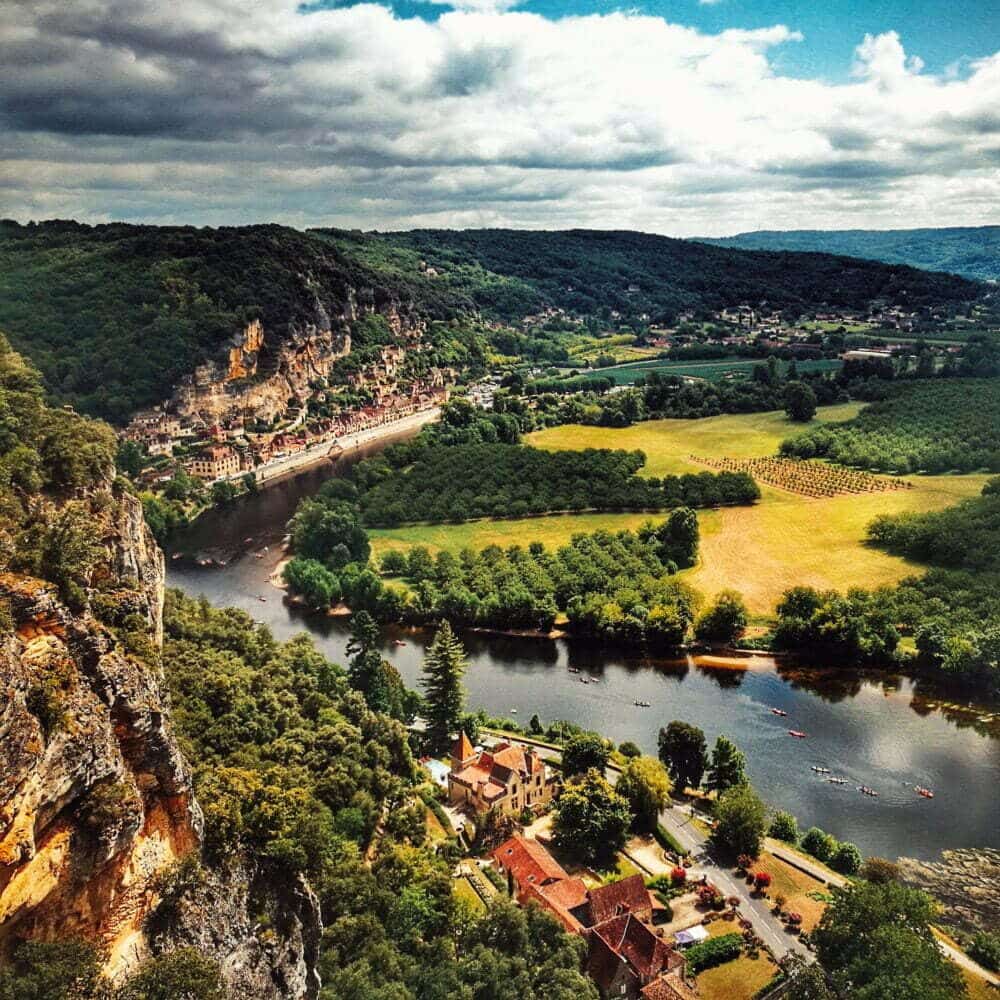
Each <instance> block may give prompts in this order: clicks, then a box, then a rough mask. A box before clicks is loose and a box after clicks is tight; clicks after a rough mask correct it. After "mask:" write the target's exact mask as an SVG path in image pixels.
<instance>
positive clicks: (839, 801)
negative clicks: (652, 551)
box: [167, 448, 1000, 859]
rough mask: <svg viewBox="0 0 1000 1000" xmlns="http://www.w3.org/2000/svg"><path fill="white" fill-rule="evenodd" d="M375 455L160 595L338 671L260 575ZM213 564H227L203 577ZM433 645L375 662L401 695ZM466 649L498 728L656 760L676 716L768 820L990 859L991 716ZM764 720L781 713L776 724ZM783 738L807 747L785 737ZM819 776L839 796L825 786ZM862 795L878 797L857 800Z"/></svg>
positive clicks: (204, 529) (805, 680)
mask: <svg viewBox="0 0 1000 1000" xmlns="http://www.w3.org/2000/svg"><path fill="white" fill-rule="evenodd" d="M372 450H375V449H373V448H368V449H359V450H358V451H357V452H356V453H355V454H353V455H351V456H347V457H345V458H343V459H340V460H339V462H338V463H337V464H336V465H334V466H331V465H327V466H324V467H322V468H319V469H313V470H311V471H309V472H305V473H302V474H301V475H299V476H298V477H296V478H294V479H290V480H287V481H285V482H283V483H279V484H277V485H274V486H272V487H270V488H269V489H267V490H264V491H262V492H261V493H260V494H258V495H257V496H255V497H252V498H249V499H247V500H245V501H242V502H240V503H238V504H236V505H234V506H233V507H231V508H228V509H226V510H224V511H212V512H209V513H208V514H206V515H204V516H203V517H201V518H199V519H198V521H197V522H196V524H195V525H194V526H192V528H190V529H189V530H188V532H187V533H186V534H185V535H184V536H183V537H181V538H180V539H178V540H177V542H176V543H175V545H174V548H173V552H174V553H180V555H179V556H178V558H171V559H169V560H168V573H167V582H168V584H169V585H170V586H174V587H178V588H180V589H181V590H184V591H186V592H187V593H189V594H192V595H199V594H204V595H205V596H206V597H207V598H208V599H209V600H210V601H211V602H212V603H213V604H215V605H218V606H234V607H238V608H242V609H243V610H245V611H247V612H248V613H249V614H250V615H251V616H252V617H254V618H255V619H257V620H258V621H262V622H264V623H265V624H266V625H268V627H269V628H270V629H271V630H272V632H273V633H274V634H275V636H277V637H278V638H279V639H284V638H288V637H289V636H291V635H294V634H296V633H298V632H301V631H303V630H305V631H308V632H309V633H310V634H311V635H312V636H313V638H314V640H315V642H316V644H317V646H318V647H319V648H320V649H321V650H322V651H323V652H324V653H325V654H326V655H327V656H328V657H329V658H330V659H332V660H333V661H335V662H339V663H344V662H345V659H346V657H345V652H344V649H345V645H346V641H347V633H346V625H345V623H344V621H343V620H341V619H332V618H328V617H325V616H317V615H306V614H304V613H303V612H302V610H301V609H299V608H296V607H295V606H293V605H291V604H289V603H288V602H287V601H286V600H285V599H284V594H283V593H282V591H280V590H278V589H276V588H275V587H274V586H272V585H271V584H270V583H269V577H270V576H271V574H272V573H273V572H274V569H275V567H276V565H277V563H278V561H279V559H280V558H281V537H282V535H283V533H284V525H285V523H286V522H287V520H288V518H289V517H290V516H291V514H292V513H293V512H294V509H295V506H296V504H297V503H298V500H299V499H300V498H301V497H303V496H307V495H309V494H311V493H313V492H314V491H315V490H316V489H317V488H318V486H319V485H320V484H321V483H322V482H323V480H324V479H326V478H328V477H329V476H330V475H331V474H336V473H337V472H338V471H339V470H341V469H342V468H343V467H344V466H345V465H347V464H349V463H350V462H352V461H354V460H356V458H357V457H363V456H364V455H365V454H369V453H371V451H372ZM247 539H250V541H249V542H248V541H247ZM265 549H266V551H265ZM208 554H213V555H215V556H217V557H219V558H221V559H222V560H224V561H225V563H226V565H224V566H219V565H212V566H200V565H198V563H197V561H196V560H197V558H198V557H201V558H204V557H205V556H206V555H208ZM261 597H263V598H265V600H263V601H262V600H260V598H261ZM430 638H431V636H430V635H429V634H427V633H423V632H419V631H416V630H406V631H401V630H390V631H389V632H388V633H387V634H386V636H385V638H384V646H383V650H382V652H383V655H384V656H385V657H386V658H387V659H389V660H391V661H392V662H393V663H394V664H395V665H396V667H397V668H398V669H399V672H400V673H401V675H402V677H403V679H404V681H405V682H406V683H407V685H409V686H411V687H412V686H416V685H417V684H418V681H419V675H420V664H421V659H422V656H423V651H424V649H425V647H426V645H427V643H428V642H429V641H430ZM463 638H464V641H465V644H466V648H467V650H468V654H469V670H468V673H467V675H466V682H465V683H466V689H467V692H468V704H469V707H470V708H473V709H477V708H480V707H481V708H484V709H486V711H487V712H488V713H489V714H490V715H497V716H511V715H512V713H515V712H516V715H514V716H513V717H516V718H517V719H518V721H520V722H521V723H522V724H526V723H527V722H528V720H529V719H530V718H531V716H532V714H533V713H537V714H538V715H539V717H540V718H541V719H542V720H543V722H547V721H550V720H553V719H569V720H571V721H573V722H576V723H579V724H580V725H582V726H585V727H587V728H592V729H595V730H597V731H599V732H601V733H602V734H604V735H605V736H608V737H610V738H611V739H613V740H615V741H616V742H621V741H623V740H632V741H633V742H635V743H637V744H638V745H639V746H640V747H642V749H643V750H644V751H645V752H647V753H653V754H655V752H656V740H657V733H658V731H659V729H660V727H661V726H665V725H666V724H667V723H668V722H670V721H671V720H672V719H683V720H685V721H687V722H691V723H694V724H695V725H697V726H700V727H701V728H702V729H704V730H705V733H706V735H707V736H708V738H709V740H710V741H714V739H715V737H716V736H717V735H719V734H721V733H724V734H726V735H728V736H729V737H731V738H732V739H733V740H735V741H736V743H737V744H738V745H739V746H740V747H741V748H742V749H743V750H744V751H745V753H746V755H747V758H748V761H749V772H750V777H751V780H752V781H753V784H754V786H755V787H756V788H757V790H758V791H759V792H760V794H761V795H762V796H763V797H764V799H765V800H766V801H767V802H769V803H770V804H772V805H773V806H774V807H775V808H780V809H787V810H788V811H790V812H792V813H794V814H795V815H796V816H798V818H799V823H800V825H801V826H802V827H803V828H804V827H806V826H810V825H816V826H820V827H822V828H823V829H825V830H828V831H829V832H830V833H832V834H834V835H835V836H836V837H838V838H840V839H842V840H851V841H854V842H855V843H857V844H858V846H859V847H860V848H861V850H862V852H863V853H865V854H878V855H882V856H886V857H892V858H894V857H897V856H899V855H907V856H912V857H919V858H925V859H930V858H934V857H936V856H937V854H938V853H939V852H940V851H941V850H942V849H945V848H950V847H987V846H989V847H1000V724H998V720H997V719H996V718H994V719H993V723H992V725H991V724H990V723H989V722H988V721H987V720H988V713H989V711H990V710H989V709H983V708H980V709H978V710H977V709H975V707H973V706H966V707H963V708H959V707H956V706H955V705H947V706H946V705H944V704H942V703H941V702H938V701H935V700H933V699H931V698H929V697H927V696H925V694H924V693H922V692H921V691H920V690H919V689H918V686H917V685H916V684H915V682H913V681H911V680H909V679H906V678H897V677H890V676H887V675H885V674H877V673H876V674H867V675H866V674H864V673H863V672H861V671H858V670H853V669H850V668H849V667H845V668H844V669H841V670H837V671H821V670H811V669H808V668H804V667H795V668H792V667H787V666H784V667H783V666H779V665H777V664H776V663H775V662H774V661H773V660H771V659H770V658H767V657H758V658H755V659H752V660H747V661H745V669H734V668H733V667H732V666H726V667H718V666H714V665H713V663H712V661H707V660H705V659H693V658H688V659H686V660H683V661H663V660H646V659H641V658H639V657H638V656H636V655H635V654H634V653H626V652H622V651H621V650H616V649H611V648H608V647H606V646H599V645H596V644H593V643H589V642H584V641H580V640H572V639H559V640H554V641H553V640H542V639H533V638H514V637H506V636H489V635H483V634H480V633H467V634H466V635H465V636H464V637H463ZM393 640H400V641H403V642H405V645H396V644H394V642H393ZM571 668H572V669H571ZM574 670H579V671H580V673H575V672H573V671H574ZM581 678H586V679H587V680H588V681H589V683H586V684H585V683H582V682H581ZM636 701H645V702H649V703H650V707H649V708H640V707H637V706H636V705H635V702H636ZM772 708H778V709H781V710H783V711H785V712H787V713H788V714H787V716H786V717H779V716H776V715H774V714H773V713H772V712H771V709H772ZM789 729H795V730H800V731H803V732H805V733H806V734H807V738H806V739H805V740H799V739H795V738H793V737H790V736H789V735H788V730H789ZM991 732H992V735H991ZM813 765H815V766H821V767H828V768H830V769H831V771H832V773H833V775H836V776H841V777H844V778H847V779H848V784H846V785H835V784H832V783H830V782H828V781H826V780H825V778H824V777H823V776H819V775H817V774H815V773H814V772H813V771H811V770H810V768H811V767H812V766H813ZM862 784H864V785H868V786H870V787H872V788H874V789H875V790H876V791H878V793H879V794H878V798H871V797H868V796H865V795H862V794H860V793H859V792H858V790H857V786H859V785H862ZM915 786H923V787H926V788H931V789H933V790H934V796H935V797H934V799H933V800H928V799H925V798H922V797H920V796H919V795H917V793H916V792H915V790H914V787H915Z"/></svg>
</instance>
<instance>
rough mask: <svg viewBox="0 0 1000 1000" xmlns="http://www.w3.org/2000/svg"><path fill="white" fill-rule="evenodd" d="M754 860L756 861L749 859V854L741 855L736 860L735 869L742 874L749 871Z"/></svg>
mask: <svg viewBox="0 0 1000 1000" xmlns="http://www.w3.org/2000/svg"><path fill="white" fill-rule="evenodd" d="M755 860H756V859H754V858H752V857H750V855H749V854H741V855H740V856H739V857H738V858H737V859H736V867H737V868H739V869H740V871H744V872H746V871H749V870H750V869H751V868H753V863H754V861H755Z"/></svg>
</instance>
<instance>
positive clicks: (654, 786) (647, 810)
mask: <svg viewBox="0 0 1000 1000" xmlns="http://www.w3.org/2000/svg"><path fill="white" fill-rule="evenodd" d="M615 791H617V792H618V794H619V795H623V796H624V797H625V798H626V799H627V800H628V804H629V808H630V809H631V810H632V815H633V816H634V820H633V823H634V826H635V828H636V829H637V830H639V831H641V832H644V833H645V832H649V831H652V830H654V829H655V828H656V825H657V822H658V820H659V815H660V813H661V812H662V811H663V810H664V809H665V808H666V807H667V805H668V803H669V802H670V793H671V791H673V785H672V783H671V781H670V776H669V775H668V774H667V772H666V769H665V768H664V767H663V765H662V764H661V763H660V762H659V761H658V760H657V759H656V758H655V757H633V758H632V759H631V760H629V762H628V763H627V764H626V765H625V767H624V769H623V770H622V773H621V777H620V778H619V779H618V784H617V786H616V788H615Z"/></svg>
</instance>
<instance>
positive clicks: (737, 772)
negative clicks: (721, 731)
mask: <svg viewBox="0 0 1000 1000" xmlns="http://www.w3.org/2000/svg"><path fill="white" fill-rule="evenodd" d="M746 766H747V759H746V757H745V756H744V755H743V752H742V751H741V750H739V749H737V747H736V744H735V743H733V741H732V740H730V739H729V738H728V737H726V736H720V737H719V738H718V739H717V740H716V741H715V747H714V748H713V749H712V761H711V763H710V764H709V767H708V788H709V791H713V792H724V791H726V790H727V789H729V788H734V787H735V786H737V785H745V784H746V783H747V773H746Z"/></svg>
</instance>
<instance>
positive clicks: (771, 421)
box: [524, 403, 861, 476]
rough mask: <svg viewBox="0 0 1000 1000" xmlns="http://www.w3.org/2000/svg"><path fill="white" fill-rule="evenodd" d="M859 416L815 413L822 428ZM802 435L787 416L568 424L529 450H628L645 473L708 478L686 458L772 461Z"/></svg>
mask: <svg viewBox="0 0 1000 1000" xmlns="http://www.w3.org/2000/svg"><path fill="white" fill-rule="evenodd" d="M860 410H861V404H859V403H845V404H843V405H842V406H823V407H821V408H820V409H819V410H817V411H816V419H817V422H818V423H830V422H832V421H841V420H850V419H851V418H852V417H856V416H857V415H858V413H859V412H860ZM801 429H802V425H801V424H794V423H792V422H791V421H790V420H789V419H788V418H787V417H786V416H785V414H784V413H783V412H781V411H776V412H775V411H772V412H770V413H734V414H725V415H723V416H721V417H703V418H700V419H697V420H647V421H644V422H642V423H638V424H633V425H632V426H631V427H586V426H584V425H582V424H566V425H564V426H562V427H550V428H548V429H547V430H544V431H536V432H535V433H534V434H528V435H526V436H525V438H524V442H525V444H530V445H532V446H533V447H535V448H546V449H549V450H550V451H555V450H558V449H561V448H570V449H583V448H624V449H625V450H626V451H634V450H635V449H639V450H641V451H643V452H645V453H646V465H645V468H644V469H643V472H644V473H646V474H647V475H650V476H666V475H670V474H675V475H676V474H680V473H683V472H705V471H706V468H705V466H704V465H699V464H698V463H697V462H692V461H691V460H690V458H689V457H688V456H690V455H699V456H702V457H706V458H709V457H713V456H720V457H721V456H728V457H730V458H755V457H757V456H760V455H773V454H775V452H777V450H778V445H780V444H781V442H782V441H783V440H784V439H785V438H786V437H791V436H793V435H794V434H796V433H798V432H799V431H800V430H801Z"/></svg>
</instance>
